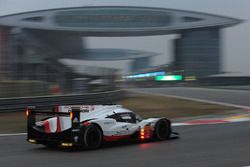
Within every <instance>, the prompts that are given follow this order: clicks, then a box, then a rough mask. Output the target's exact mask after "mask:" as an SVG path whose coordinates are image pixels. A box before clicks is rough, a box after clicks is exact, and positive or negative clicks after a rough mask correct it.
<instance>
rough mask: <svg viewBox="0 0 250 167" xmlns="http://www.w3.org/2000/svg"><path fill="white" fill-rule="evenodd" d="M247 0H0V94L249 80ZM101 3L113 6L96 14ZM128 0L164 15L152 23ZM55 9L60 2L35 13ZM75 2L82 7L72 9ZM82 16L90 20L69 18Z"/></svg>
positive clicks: (249, 40)
mask: <svg viewBox="0 0 250 167" xmlns="http://www.w3.org/2000/svg"><path fill="white" fill-rule="evenodd" d="M249 5H250V2H249V1H247V0H239V1H234V0H211V1H205V0H202V1H201V0H189V1H188V2H186V1H185V2H183V1H181V0H175V1H171V0H168V1H163V0H161V1H160V0H157V1H153V2H152V1H144V2H143V3H142V2H141V1H139V0H137V1H126V2H123V1H121V0H120V1H114V0H103V1H93V0H87V1H80V0H75V1H68V0H54V1H52V2H51V1H49V0H40V1H36V2H34V1H32V0H22V1H18V0H0V15H1V16H2V17H1V18H0V97H20V96H21V97H25V96H41V95H58V94H82V93H89V92H99V91H107V90H114V89H120V88H128V87H138V86H139V87H165V86H166V87H169V86H232V85H233V86H234V85H244V86H245V85H250V77H249V76H250V73H249V59H250V58H249V54H250V48H249V43H250V24H249V22H248V19H249V17H250V13H249V10H248V6H249ZM100 6H109V7H114V8H112V9H109V8H105V9H102V8H100V9H102V10H100V11H99V13H98V12H97V11H98V7H100ZM117 6H119V7H122V6H123V7H131V8H128V9H124V8H117V9H115V7H117ZM135 6H137V7H149V8H155V9H152V10H151V9H150V11H151V12H152V15H153V16H155V15H157V16H159V15H161V14H163V13H164V12H165V14H163V15H164V17H165V18H163V17H162V16H160V17H159V18H157V19H158V20H157V21H158V22H157V25H153V24H154V23H151V24H152V25H153V26H152V25H150V24H149V23H148V22H150V21H149V20H147V19H148V18H150V17H151V19H152V15H151V16H150V14H148V13H147V10H148V9H145V11H144V9H143V8H134V7H135ZM88 7H91V8H92V9H91V10H92V11H93V10H94V9H95V7H96V11H95V12H96V13H94V12H92V13H91V10H88V9H87V8H88ZM59 8H65V9H62V10H60V11H57V10H50V11H44V12H37V11H40V10H48V9H59ZM67 8H71V9H70V11H69V9H67ZM93 8H94V9H93ZM157 8H164V9H165V8H166V9H165V11H161V10H160V11H158V9H157ZM78 9H79V10H83V11H82V13H81V12H78V13H74V11H75V10H78ZM183 10H188V11H183ZM111 11H112V12H111ZM138 11H139V12H138ZM24 12H29V13H24ZM154 12H155V13H154ZM157 12H158V13H157ZM195 12H201V13H195ZM23 13H24V14H23ZM93 13H94V14H93ZM204 13H205V14H204ZM207 13H209V14H207ZM69 15H70V16H71V17H69ZM93 15H94V16H98V17H99V18H97V17H93ZM138 15H140V16H141V15H144V16H146V17H141V18H140V19H144V22H140V21H142V20H140V19H139V20H138ZM217 15H219V16H217ZM72 16H74V17H72ZM86 16H88V18H87V17H86ZM103 16H106V17H103ZM107 16H108V17H107ZM114 16H119V17H116V18H115V17H114ZM124 16H129V17H131V18H132V17H135V16H137V19H136V17H135V19H131V18H128V17H126V19H128V20H129V19H130V20H129V21H128V22H127V23H128V24H127V25H126V24H124V22H126V21H124V20H125V17H124ZM224 16H226V17H224ZM81 17H82V18H81ZM147 17H148V18H147ZM44 18H49V21H48V20H47V21H46V19H45V20H43V19H44ZM91 18H92V19H93V18H94V19H97V20H96V23H94V24H93V20H91ZM100 18H101V19H100ZM67 19H68V20H67ZM98 19H99V20H98ZM102 19H103V20H102ZM160 19H162V20H160ZM164 19H165V20H164ZM72 20H73V21H72ZM74 20H75V22H74ZM86 20H88V21H89V23H91V22H92V23H91V25H88V24H87V25H86V24H84V23H82V24H81V25H77V23H76V22H78V24H79V21H82V22H83V21H86ZM104 20H105V21H106V22H105V24H102V23H97V22H98V21H104ZM160 21H161V23H159V22H160ZM40 22H41V24H40ZM145 22H146V23H147V24H145ZM163 23H164V24H163ZM140 24H141V25H140ZM46 26H47V27H46ZM129 26H130V27H129ZM65 27H66V28H65ZM138 27H139V28H138ZM159 27H161V28H163V29H164V28H165V29H166V30H164V31H160V30H159V29H158V28H159ZM64 28H65V29H64ZM87 28H89V29H91V28H92V29H95V28H97V29H96V31H93V30H87ZM98 28H99V29H98ZM102 28H103V30H102ZM109 28H111V30H112V31H111V30H110V31H109V32H106V30H107V29H109ZM122 28H124V29H123V31H120V30H121V29H122ZM148 28H153V29H154V28H155V30H153V31H149V29H148ZM169 28H170V29H171V28H172V30H171V31H170V30H169ZM100 29H101V30H100ZM131 29H132V31H133V29H134V31H133V32H132V33H131ZM136 29H137V30H138V29H140V30H141V32H143V33H141V32H140V31H137V30H136ZM117 30H118V32H116V31H117ZM76 31H77V32H80V33H75V32H76ZM101 31H103V32H102V33H100V32H101ZM119 31H120V32H119ZM105 32H106V33H105ZM114 32H116V33H114Z"/></svg>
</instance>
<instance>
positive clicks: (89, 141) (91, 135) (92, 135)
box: [83, 124, 103, 150]
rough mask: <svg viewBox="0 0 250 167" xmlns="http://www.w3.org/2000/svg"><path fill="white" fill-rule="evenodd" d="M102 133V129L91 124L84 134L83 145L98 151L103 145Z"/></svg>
mask: <svg viewBox="0 0 250 167" xmlns="http://www.w3.org/2000/svg"><path fill="white" fill-rule="evenodd" d="M102 138H103V136H102V131H101V129H100V128H99V127H98V126H97V125H95V124H90V125H88V126H87V127H86V129H85V131H84V134H83V142H84V143H83V144H84V147H86V148H87V149H91V150H92V149H97V148H99V147H100V146H101V144H102Z"/></svg>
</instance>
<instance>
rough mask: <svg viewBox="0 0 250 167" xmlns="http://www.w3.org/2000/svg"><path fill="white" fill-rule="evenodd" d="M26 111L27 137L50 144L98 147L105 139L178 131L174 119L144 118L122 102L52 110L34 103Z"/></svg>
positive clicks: (158, 135) (153, 136) (142, 138)
mask: <svg viewBox="0 0 250 167" xmlns="http://www.w3.org/2000/svg"><path fill="white" fill-rule="evenodd" d="M26 115H27V141H28V142H30V143H34V144H43V145H46V146H48V147H50V146H62V147H78V146H79V147H82V148H87V149H97V148H99V147H101V145H102V143H103V142H113V141H120V140H128V141H129V140H134V141H142V142H143V141H151V140H166V139H169V138H170V137H171V135H172V134H173V133H174V132H172V128H171V122H170V120H168V119H166V118H148V119H144V120H143V119H142V118H141V117H140V116H139V115H137V114H136V113H134V112H132V111H131V110H129V109H126V108H124V107H122V106H121V105H66V106H57V107H54V109H53V110H52V111H49V112H48V111H41V110H38V109H36V107H34V106H30V107H28V108H27V110H26ZM37 118H40V119H41V118H42V119H41V120H37ZM174 134H177V133H174Z"/></svg>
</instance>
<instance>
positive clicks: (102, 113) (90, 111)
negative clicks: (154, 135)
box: [36, 105, 161, 137]
mask: <svg viewBox="0 0 250 167" xmlns="http://www.w3.org/2000/svg"><path fill="white" fill-rule="evenodd" d="M72 107H80V110H82V112H80V122H83V123H84V122H86V121H87V122H88V123H95V124H97V125H99V126H100V128H101V130H102V132H103V136H104V137H113V136H115V137H118V136H128V135H132V134H134V133H136V132H139V131H140V129H141V128H143V127H144V126H145V125H148V126H150V127H152V128H153V127H154V126H155V123H156V122H157V121H158V120H159V119H161V118H149V119H145V120H136V122H133V123H130V122H119V121H117V120H115V119H113V118H107V117H109V116H112V115H115V114H125V113H126V114H129V115H130V114H132V115H134V116H136V114H134V112H132V111H130V110H128V109H125V108H123V107H122V106H120V105H79V106H59V107H58V112H63V113H69V112H70V111H71V108H72ZM73 121H74V120H73ZM71 124H72V120H71V118H70V117H68V116H57V117H53V118H49V119H47V120H44V121H39V122H36V125H38V126H39V125H44V126H47V127H46V129H47V130H46V133H56V132H61V131H65V130H67V129H70V128H71V126H72V125H71Z"/></svg>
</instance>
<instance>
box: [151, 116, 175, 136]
mask: <svg viewBox="0 0 250 167" xmlns="http://www.w3.org/2000/svg"><path fill="white" fill-rule="evenodd" d="M170 134H171V124H170V121H169V120H167V119H161V120H159V121H158V122H157V123H156V125H155V134H154V135H155V138H156V139H157V140H166V139H168V138H169V137H170Z"/></svg>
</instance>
